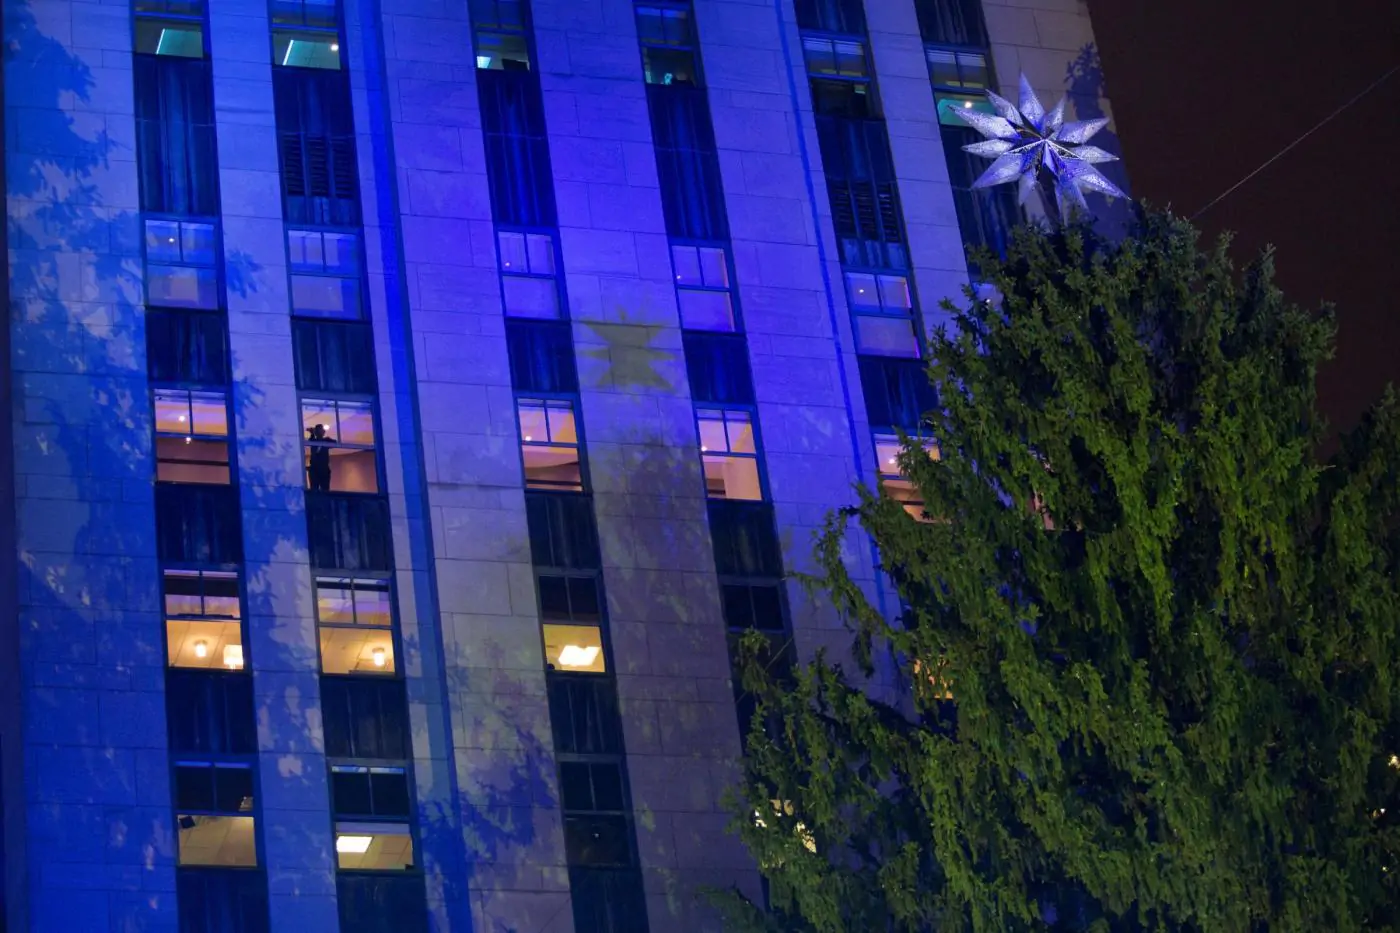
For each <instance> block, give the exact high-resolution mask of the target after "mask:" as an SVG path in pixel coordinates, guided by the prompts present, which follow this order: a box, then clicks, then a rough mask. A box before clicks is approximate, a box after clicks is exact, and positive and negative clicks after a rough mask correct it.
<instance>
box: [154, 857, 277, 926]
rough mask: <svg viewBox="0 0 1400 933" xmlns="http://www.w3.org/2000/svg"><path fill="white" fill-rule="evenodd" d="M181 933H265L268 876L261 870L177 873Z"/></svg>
mask: <svg viewBox="0 0 1400 933" xmlns="http://www.w3.org/2000/svg"><path fill="white" fill-rule="evenodd" d="M175 901H176V904H177V905H178V909H179V915H180V933H264V931H266V930H267V928H268V912H267V876H266V875H264V874H263V873H262V872H260V871H230V870H228V869H222V870H221V869H216V868H215V869H211V868H182V869H180V870H178V871H177V872H175Z"/></svg>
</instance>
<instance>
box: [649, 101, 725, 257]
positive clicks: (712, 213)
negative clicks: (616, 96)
mask: <svg viewBox="0 0 1400 933" xmlns="http://www.w3.org/2000/svg"><path fill="white" fill-rule="evenodd" d="M647 105H648V107H649V108H650V110H651V132H652V136H653V139H654V142H655V145H656V165H657V170H658V174H659V176H660V180H661V203H662V207H663V209H664V211H665V216H666V232H667V233H669V234H670V235H671V236H673V237H678V238H681V239H689V240H709V241H717V240H727V239H728V238H729V225H728V222H727V219H726V216H725V210H724V187H723V185H721V183H720V174H719V154H718V152H717V151H716V149H715V135H714V127H713V126H712V125H711V123H710V108H709V105H708V103H707V102H706V98H705V90H704V88H698V87H685V86H682V85H676V84H669V85H666V84H648V85H647Z"/></svg>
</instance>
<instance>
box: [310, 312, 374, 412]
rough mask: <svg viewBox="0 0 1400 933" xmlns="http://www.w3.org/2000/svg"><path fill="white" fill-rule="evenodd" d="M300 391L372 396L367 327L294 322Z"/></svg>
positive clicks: (371, 351)
mask: <svg viewBox="0 0 1400 933" xmlns="http://www.w3.org/2000/svg"><path fill="white" fill-rule="evenodd" d="M292 343H293V345H294V347H295V353H296V377H297V388H298V389H301V390H302V391H303V392H337V393H345V394H347V395H373V394H374V392H375V383H376V380H375V374H374V345H373V333H372V331H371V330H370V327H369V325H368V324H343V323H340V322H338V321H300V320H293V321H292Z"/></svg>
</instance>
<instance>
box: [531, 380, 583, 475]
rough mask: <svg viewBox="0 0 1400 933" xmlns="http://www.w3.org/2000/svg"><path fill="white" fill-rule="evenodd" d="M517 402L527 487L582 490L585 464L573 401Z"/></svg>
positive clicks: (534, 400)
mask: <svg viewBox="0 0 1400 933" xmlns="http://www.w3.org/2000/svg"><path fill="white" fill-rule="evenodd" d="M515 404H516V411H517V412H518V414H519V416H520V453H521V456H522V457H523V458H524V461H525V486H526V488H528V489H567V490H573V491H575V492H582V491H583V465H582V462H581V454H580V452H579V444H578V428H577V425H576V424H575V421H574V406H573V403H572V402H566V401H559V400H557V399H531V398H522V399H517V400H516V403H515Z"/></svg>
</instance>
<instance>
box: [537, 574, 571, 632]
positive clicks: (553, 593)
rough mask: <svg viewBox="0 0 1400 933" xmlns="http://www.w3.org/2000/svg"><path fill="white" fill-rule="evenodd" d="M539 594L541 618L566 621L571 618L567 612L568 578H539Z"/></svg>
mask: <svg viewBox="0 0 1400 933" xmlns="http://www.w3.org/2000/svg"><path fill="white" fill-rule="evenodd" d="M539 593H540V617H541V618H544V619H568V618H571V617H572V614H571V613H570V611H569V581H568V578H566V577H555V576H541V577H540V578H539ZM547 627H548V626H546V628H547Z"/></svg>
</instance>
